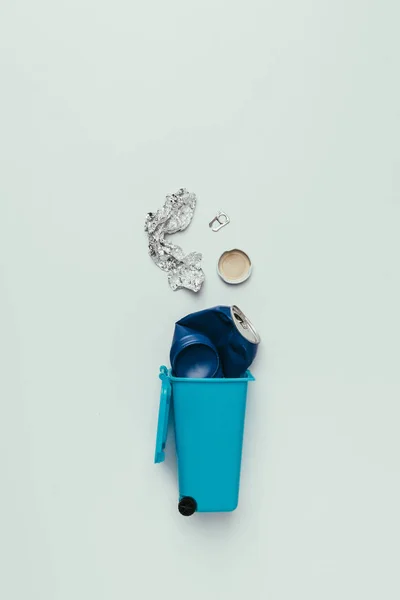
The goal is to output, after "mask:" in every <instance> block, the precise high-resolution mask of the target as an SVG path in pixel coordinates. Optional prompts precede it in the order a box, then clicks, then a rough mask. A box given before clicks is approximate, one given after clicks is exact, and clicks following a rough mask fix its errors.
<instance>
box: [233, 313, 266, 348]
mask: <svg viewBox="0 0 400 600" xmlns="http://www.w3.org/2000/svg"><path fill="white" fill-rule="evenodd" d="M231 315H232V320H233V322H234V324H235V326H236V329H237V330H238V331H239V333H240V334H241V335H242V336H243V337H244V338H246V340H247V341H248V342H251V343H252V344H259V343H260V342H261V338H260V335H259V333H258V332H257V330H256V328H255V327H254V325H253V324H252V323H251V321H250V320H249V319H248V318H247V317H246V315H245V314H244V313H243V312H242V311H241V310H240V308H239V307H237V306H236V305H233V306H231Z"/></svg>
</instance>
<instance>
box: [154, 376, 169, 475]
mask: <svg viewBox="0 0 400 600" xmlns="http://www.w3.org/2000/svg"><path fill="white" fill-rule="evenodd" d="M160 379H161V382H162V383H161V395H160V408H159V411H158V425H157V438H156V453H155V456H154V462H155V463H160V462H163V461H164V460H165V452H164V450H165V444H166V442H167V435H168V420H169V411H170V407H171V391H172V390H171V382H170V380H169V377H168V370H167V368H166V367H161V368H160Z"/></svg>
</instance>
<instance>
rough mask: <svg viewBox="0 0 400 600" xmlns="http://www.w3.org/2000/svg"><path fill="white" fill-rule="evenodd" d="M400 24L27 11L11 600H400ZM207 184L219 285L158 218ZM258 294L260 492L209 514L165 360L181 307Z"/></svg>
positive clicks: (193, 232) (5, 226) (5, 249)
mask: <svg viewBox="0 0 400 600" xmlns="http://www.w3.org/2000/svg"><path fill="white" fill-rule="evenodd" d="M399 16H400V15H399V8H398V2H395V1H394V0H393V1H392V2H391V1H389V0H386V1H383V2H378V0H371V1H368V2H364V1H363V2H362V1H361V0H360V1H357V0H350V1H344V0H336V1H335V2H332V1H327V0H322V1H319V2H316V1H311V0H302V1H297V0H283V1H281V2H266V1H261V0H260V1H256V0H249V1H247V2H237V1H230V2H228V1H221V0H212V1H211V0H202V1H201V2H200V1H198V2H196V1H193V0H185V1H184V0H170V1H169V2H163V1H161V0H153V1H149V2H140V3H139V2H135V0H116V1H114V2H106V1H105V0H97V1H94V0H79V1H78V0H69V1H68V2H67V1H56V2H54V1H50V0H35V2H30V1H29V0H19V1H17V2H12V1H11V0H3V1H2V3H1V7H0V46H1V53H0V61H1V63H0V64H1V72H0V75H1V78H0V87H1V101H0V102H1V111H0V129H1V135H0V159H1V178H0V266H1V291H0V332H1V336H0V360H1V363H0V364H1V377H0V399H1V402H0V406H1V415H0V444H1V449H0V473H1V481H0V488H1V489H0V506H1V511H0V519H1V521H0V531H1V533H0V553H1V554H0V562H1V571H2V573H1V577H0V595H1V597H2V598H5V599H7V600H15V599H18V600H22V599H24V600H25V599H29V600H36V599H38V600H72V599H74V600H88V599H94V598H96V600H103V599H105V600H109V599H118V600H124V599H131V598H143V599H153V598H158V597H167V598H168V597H174V598H176V599H179V600H181V599H184V598H185V599H186V598H191V599H193V600H200V598H209V599H210V600H214V599H217V598H218V599H219V598H232V599H235V600H236V599H239V598H243V597H251V598H255V599H257V600H258V599H260V600H261V599H264V598H267V597H268V598H269V599H271V600H292V599H293V598H302V599H303V598H304V599H305V600H321V598H323V599H324V600H337V599H338V598H340V599H346V600H353V599H354V598H363V599H376V598H385V600H392V599H393V600H395V599H396V600H398V598H399V595H400V585H399V580H398V565H399V558H400V556H399V537H400V516H399V504H400V484H399V466H400V438H399V433H398V432H399V418H400V407H399V399H400V373H399V358H400V346H399V339H400V319H399V305H400V286H399V251H400V237H399V219H400V202H399V192H400V178H399V156H400V155H399V134H400V127H399V101H400V92H399V78H398V73H399V67H400V60H399V50H400V42H399V36H398V23H399ZM181 186H186V187H188V188H189V189H190V190H193V191H195V192H196V193H197V194H198V197H199V204H198V210H197V213H196V216H195V219H194V221H193V223H192V225H191V227H190V229H189V230H188V231H187V232H185V233H184V234H182V235H181V238H180V242H181V243H182V245H183V247H184V249H185V250H187V251H190V250H200V251H202V252H203V253H204V267H205V270H206V274H207V280H206V284H205V286H204V289H203V291H202V292H201V293H200V294H199V295H197V296H195V295H194V294H190V293H188V292H185V291H182V292H177V293H175V294H174V293H173V292H172V291H170V290H169V288H168V286H167V281H166V278H165V276H164V275H163V273H162V272H161V271H159V270H158V269H157V268H156V267H154V266H153V265H152V263H151V261H150V259H149V258H148V256H147V255H146V239H145V236H144V233H143V230H142V227H143V220H144V215H145V213H146V212H147V211H149V210H154V209H157V208H158V207H159V206H161V204H162V202H163V199H164V196H165V194H166V193H168V192H173V191H175V190H176V189H177V188H179V187H181ZM218 208H221V209H224V210H226V211H227V212H228V214H229V215H230V216H231V219H232V223H231V224H230V225H229V227H227V228H225V229H224V230H222V231H221V232H220V233H218V234H213V233H211V232H210V231H209V229H208V226H207V224H208V221H209V220H210V219H211V218H212V216H213V215H214V214H215V211H216V210H217V209H218ZM233 246H239V247H242V248H243V249H244V250H246V251H247V252H248V253H249V254H250V256H251V257H252V259H253V262H254V273H253V275H252V277H251V279H250V280H249V281H248V282H247V283H246V284H244V285H243V286H241V287H238V288H231V287H227V286H225V285H224V284H223V282H222V281H219V280H218V278H217V275H216V273H215V263H216V259H217V257H218V255H219V254H220V253H221V252H222V251H223V250H225V249H227V248H231V247H233ZM234 302H235V303H237V304H238V305H239V306H240V307H241V308H242V309H243V310H244V311H245V312H246V313H248V315H249V316H250V318H251V319H252V320H253V322H254V323H255V324H256V326H257V327H258V329H259V330H260V332H261V335H262V340H263V341H262V347H261V349H260V353H259V356H258V358H257V361H256V363H255V365H254V369H253V370H254V373H255V375H256V376H257V382H256V383H255V384H254V385H253V386H252V389H251V393H250V395H249V404H248V412H247V429H246V438H245V446H244V456H243V478H242V486H241V503H240V507H239V509H238V511H237V512H235V513H233V514H230V515H197V516H195V517H194V518H192V519H183V518H182V517H180V516H179V515H178V513H177V510H176V500H177V485H176V481H175V470H174V460H173V447H172V446H170V448H169V453H168V461H167V464H166V465H158V466H154V465H152V459H153V452H154V438H155V429H156V421H157V411H158V395H159V381H158V379H157V371H158V367H159V365H160V364H161V363H166V362H167V361H168V349H169V343H170V338H171V334H172V328H173V323H174V321H175V320H176V319H177V318H179V317H181V316H183V315H184V314H185V313H187V312H191V311H193V310H195V309H200V308H204V307H207V306H212V305H214V304H218V303H226V304H231V303H234Z"/></svg>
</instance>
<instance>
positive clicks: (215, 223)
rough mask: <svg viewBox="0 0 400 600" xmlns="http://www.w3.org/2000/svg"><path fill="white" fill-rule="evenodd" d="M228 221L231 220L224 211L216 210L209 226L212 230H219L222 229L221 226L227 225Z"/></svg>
mask: <svg viewBox="0 0 400 600" xmlns="http://www.w3.org/2000/svg"><path fill="white" fill-rule="evenodd" d="M230 221H231V220H230V218H229V217H228V215H227V214H226V212H224V211H222V210H220V211H218V212H217V214H216V215H215V217H214V218H213V220H212V221H210V223H209V226H210V227H211V229H212V231H219V230H220V229H222V227H225V225H228V223H230Z"/></svg>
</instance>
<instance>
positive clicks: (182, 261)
mask: <svg viewBox="0 0 400 600" xmlns="http://www.w3.org/2000/svg"><path fill="white" fill-rule="evenodd" d="M196 201H197V198H196V194H192V193H190V192H188V191H187V190H186V189H185V188H181V189H180V190H178V191H177V192H176V193H175V194H169V195H168V196H167V197H166V200H165V204H164V206H163V207H162V208H160V209H159V210H158V211H157V212H156V213H148V215H147V216H146V221H145V224H144V230H145V232H146V233H147V235H148V238H149V254H150V256H151V258H152V259H153V261H154V262H155V263H156V265H157V267H159V268H160V269H162V270H163V271H166V272H167V273H168V283H169V285H170V287H171V288H172V289H173V290H179V289H182V288H187V289H188V290H192V291H193V292H198V291H199V290H200V288H201V286H202V284H203V281H204V272H203V270H202V268H201V259H202V254H200V253H199V252H191V253H190V254H187V255H186V256H185V254H184V252H183V250H182V248H181V247H180V246H177V245H175V244H171V243H170V242H167V241H165V239H164V238H165V236H166V235H170V234H172V233H176V232H177V231H183V230H184V229H186V227H188V225H190V223H191V220H192V218H193V214H194V209H195V207H196Z"/></svg>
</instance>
